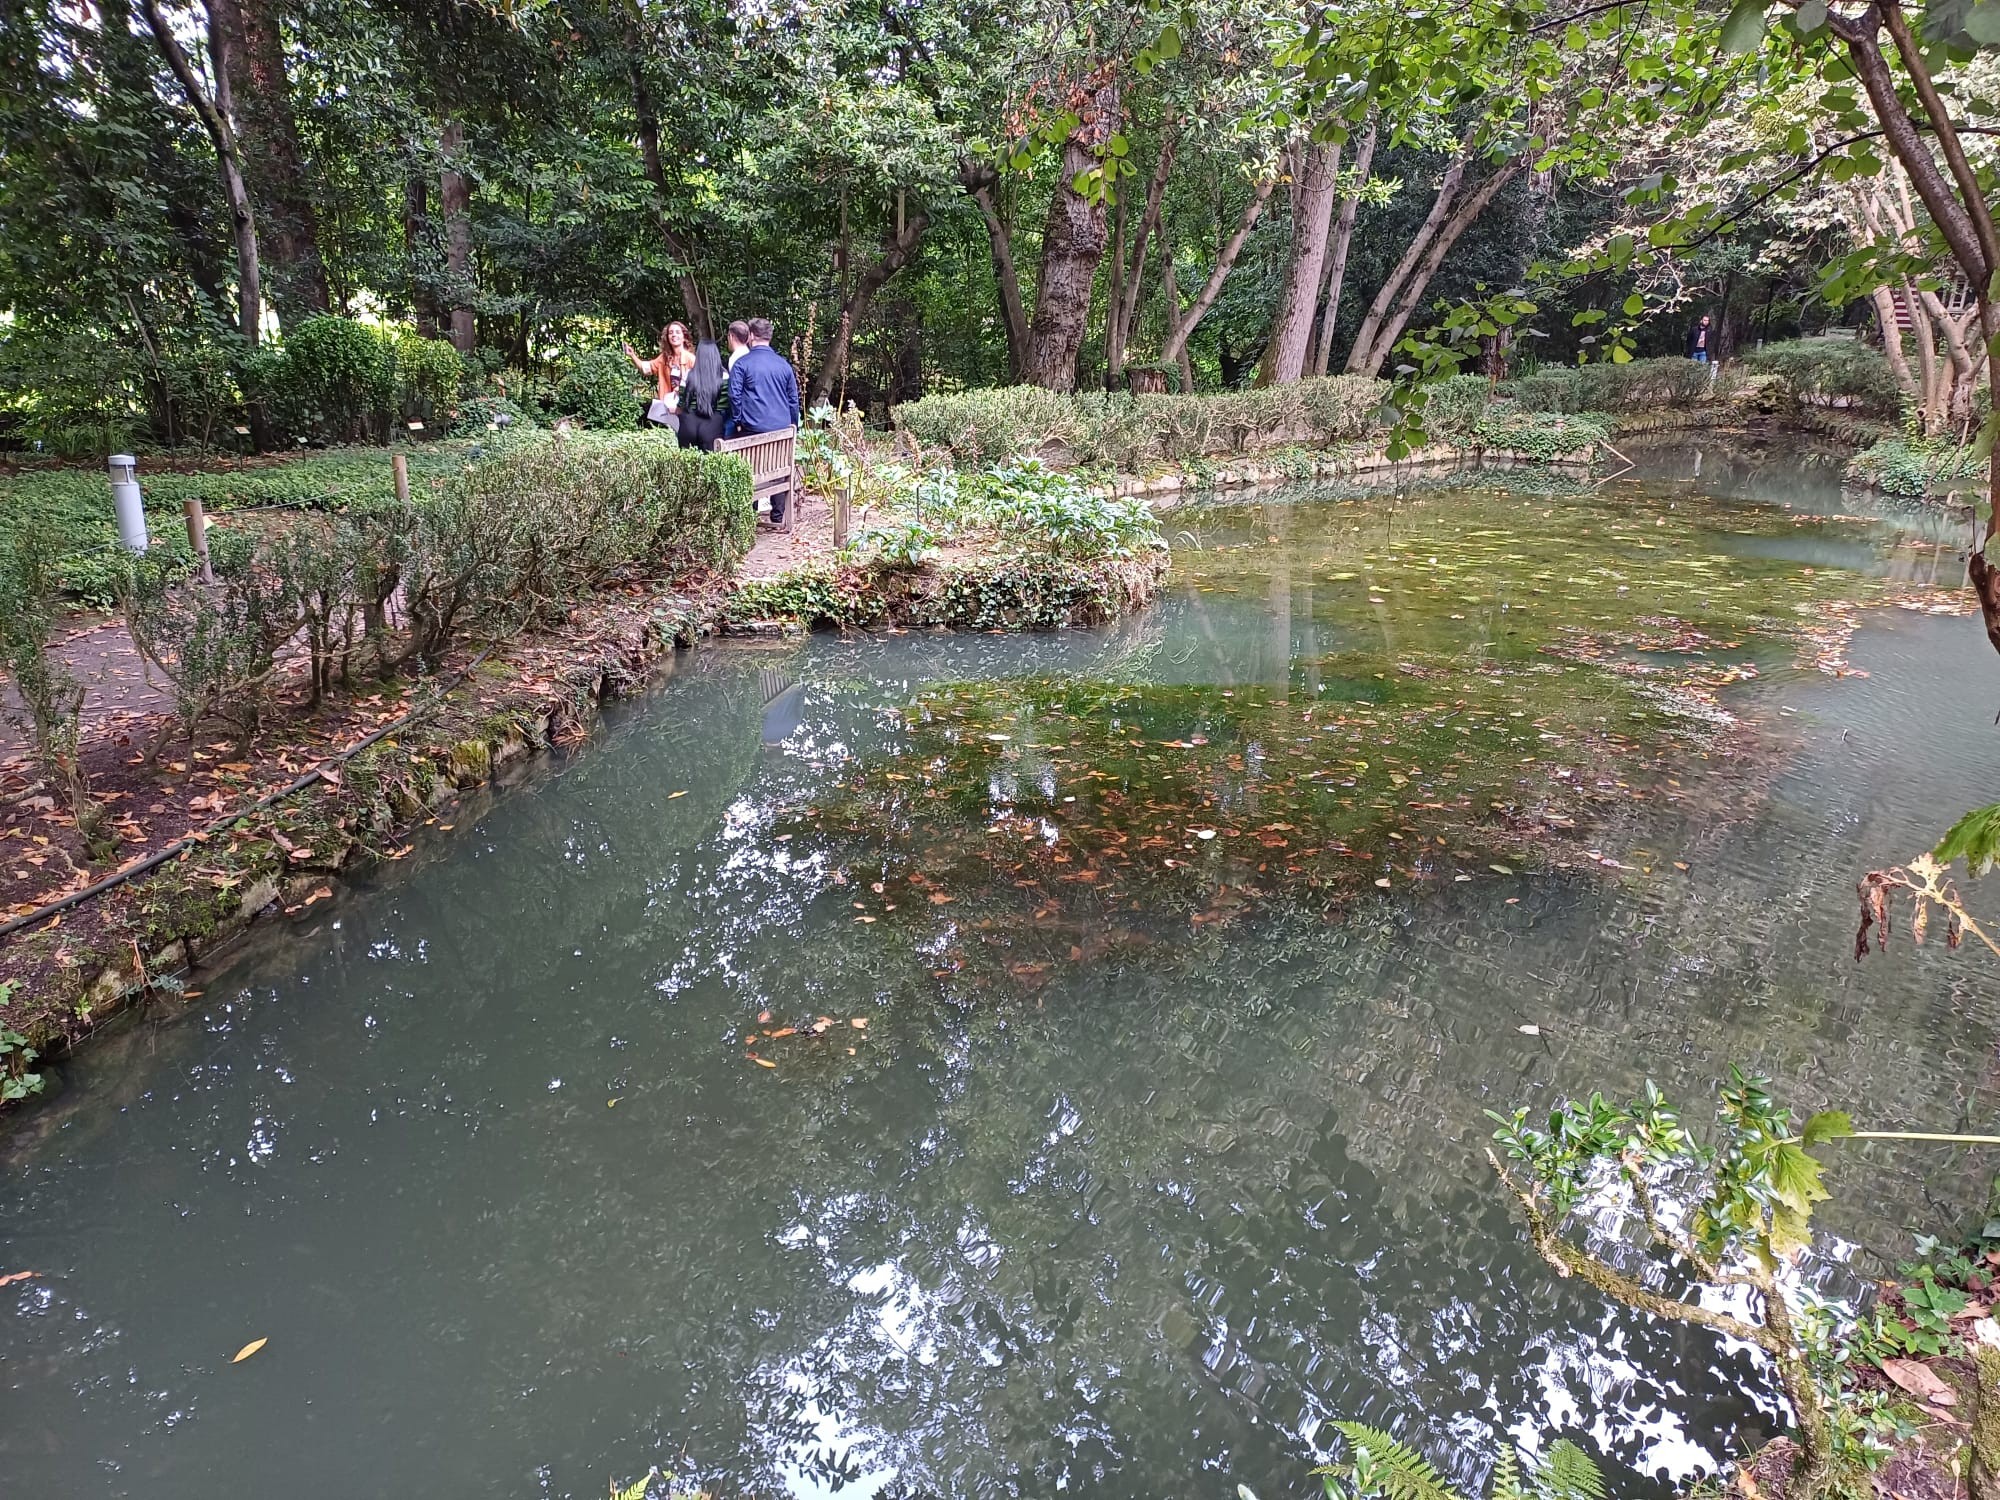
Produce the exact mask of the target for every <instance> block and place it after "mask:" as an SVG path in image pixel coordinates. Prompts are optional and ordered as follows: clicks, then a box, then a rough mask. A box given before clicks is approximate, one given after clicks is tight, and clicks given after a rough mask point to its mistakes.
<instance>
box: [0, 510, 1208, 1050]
mask: <svg viewBox="0 0 2000 1500" xmlns="http://www.w3.org/2000/svg"><path fill="white" fill-rule="evenodd" d="M828 525H829V521H828V518H827V516H826V515H825V512H824V509H823V507H822V506H821V505H819V503H818V502H814V503H813V504H812V505H811V506H809V507H808V508H807V509H806V511H805V513H804V516H803V518H802V519H801V521H800V531H799V533H797V534H790V533H780V532H778V531H776V530H774V529H771V528H768V527H763V528H760V531H759V536H758V540H757V544H756V545H755V546H754V547H753V548H752V549H751V552H750V554H749V555H748V556H746V557H745V558H744V559H743V562H742V563H741V564H740V566H739V567H738V569H737V570H736V573H735V575H734V576H733V577H731V578H729V579H706V580H701V579H697V580H695V581H693V583H692V585H691V586H686V587H678V588H676V587H659V586H651V585H647V584H645V583H643V582H638V581H634V582H631V583H628V584H625V585H623V586H620V587H617V588H614V589H612V590H610V591H608V592H606V593H603V594H601V595H600V596H598V597H597V598H595V599H592V600H590V601H587V602H586V603H584V604H583V605H581V606H580V607H578V608H577V609H575V610H574V611H573V612H572V613H571V615H570V617H569V619H568V620H567V621H566V622H565V623H563V624H562V625H560V626H558V627H555V628H552V629H546V630H541V631H536V632H533V633H531V634H529V635H526V636H522V637H517V638H514V639H512V640H509V641H506V642H504V643H500V644H498V645H493V646H489V647H488V648H487V649H485V650H481V651H477V652H475V651H474V650H473V649H472V647H471V646H470V645H468V646H466V647H463V648H460V649H458V650H456V651H455V652H454V653H453V654H452V655H451V656H449V657H448V658H447V659H445V660H444V661H442V662H440V663H439V664H438V666H437V670H436V671H435V672H434V673H433V674H432V676H431V677H430V678H429V679H428V680H427V681H425V682H422V683H413V682H409V681H405V680H400V679H399V680H394V681H391V682H387V683H382V684H374V685H372V688H373V690H372V691H371V690H370V686H362V687H357V688H354V689H351V690H348V691H347V692H346V693H345V694H344V695H342V696H341V698H340V700H339V701H335V702H333V703H332V704H331V706H330V708H329V709H327V710H323V711H321V712H320V713H319V714H318V715H316V716H314V721H313V722H311V723H304V722H301V723H294V724H281V725H279V726H276V727H275V728H274V729H272V730H270V731H267V732H266V734H265V735H264V736H263V737H261V738H260V739H259V740H258V741H255V742H253V744H252V745H250V746H249V747H245V746H243V745H241V744H231V743H229V742H228V741H226V740H214V741H212V742H208V743H205V744H203V745H201V746H189V747H187V748H185V749H182V750H180V751H178V752H177V753H179V754H182V755H185V756H186V757H187V758H186V759H185V760H173V759H172V758H171V756H169V757H167V758H166V760H165V761H164V762H163V767H164V769H163V772H162V773H161V774H159V776H158V777H157V780H158V782H159V784H158V785H155V784H154V782H155V779H156V778H155V773H154V772H153V771H152V770H151V768H147V769H146V770H143V771H139V770H135V771H133V772H132V773H131V774H132V776H133V777H134V778H135V780H134V783H133V785H132V786H130V787H121V786H116V785H112V784H110V783H109V782H108V781H106V780H104V778H103V777H102V775H100V778H99V780H100V782H102V784H101V785H100V786H99V790H100V791H101V792H103V793H107V794H108V795H107V796H104V797H103V798H102V799H101V800H104V801H106V802H107V803H109V804H111V805H114V806H116V807H119V808H120V809H121V812H120V818H121V825H120V833H121V836H122V838H123V839H124V841H125V845H126V847H127V849H128V850H130V849H133V848H135V847H136V849H137V851H138V852H137V853H136V854H134V856H133V857H132V858H130V859H128V860H127V862H126V864H125V865H124V866H122V867H120V870H119V871H118V872H112V871H102V870H89V869H87V868H79V867H78V866H77V865H76V864H75V863H74V862H73V861H71V860H70V859H68V858H67V857H61V856H60V851H59V850H57V851H53V852H54V853H55V854H56V855H58V856H59V862H56V863H53V864H52V863H51V858H50V855H51V850H50V847H49V840H48V839H47V838H46V837H43V838H41V839H40V840H39V852H38V851H37V843H36V841H34V840H31V839H30V838H29V837H28V836H26V835H25V834H24V833H23V832H22V830H20V829H18V828H17V829H15V830H13V831H12V832H13V836H14V837H15V838H16V840H17V842H16V843H15V848H16V850H17V851H20V852H18V853H17V854H16V860H17V863H16V865H15V868H16V869H17V870H19V871H21V872H22V873H23V874H26V875H29V876H30V877H31V880H30V881H22V880H19V879H17V881H16V884H15V889H14V891H13V892H11V893H10V894H12V895H13V896H14V897H15V900H14V903H13V911H12V913H11V916H10V917H9V919H8V920H9V921H10V922H12V923H16V924H21V925H20V926H19V928H18V930H14V931H7V930H5V928H4V927H0V942H4V943H5V945H6V962H5V967H4V970H0V1034H4V1033H6V1032H12V1033H14V1034H15V1035H17V1036H20V1037H22V1038H24V1039H25V1042H24V1045H25V1046H26V1047H27V1048H29V1049H32V1051H33V1053H34V1054H36V1055H37V1056H38V1058H39V1059H43V1060H49V1059H56V1058H60V1057H64V1056H67V1055H68V1054H70V1053H71V1052H72V1051H73V1050H74V1049H75V1048H76V1047H77V1046H79V1045H80V1044H82V1043H83V1042H84V1041H86V1040H87V1039H88V1038H89V1037H91V1036H92V1035H93V1033H94V1032H95V1031H96V1030H97V1028H98V1027H100V1026H101V1025H102V1024H103V1023H104V1022H105V1021H106V1020H108V1019H109V1018H111V1017H112V1016H115V1015H117V1014H118V1013H119V1012H121V1011H123V1010H124V1009H126V1008H127V1007H128V1006H130V1005H131V1004H133V1003H134V1002H135V1001H138V1000H140V999H142V998H144V997H146V996H148V995H149V994H150V995H158V996H160V997H162V998H166V999H173V998H175V997H176V996H178V995H180V994H181V993H183V992H184V991H186V990H187V985H188V983H189V982H190V981H188V980H187V979H186V978H185V976H186V975H188V974H189V973H191V972H193V971H195V970H197V969H198V968H199V967H200V966H201V965H202V964H203V963H204V962H206V961H207V960H209V959H210V958H213V957H215V956H217V955H219V954H221V953H222V952H223V951H224V950H225V949H227V948H228V947H230V946H231V945H232V944H233V943H235V942H236V941H238V940H239V939H240V938H241V937H242V936H243V934H244V933H245V932H246V931H247V930H248V929H249V928H250V927H251V926H252V924H253V923H256V922H258V921H259V920H260V919H266V920H267V919H270V918H275V917H279V916H289V915H298V914H301V913H304V912H306V911H308V910H310V909H311V908H312V907H313V906H314V905H316V904H317V903H319V902H321V901H323V900H326V899H328V898H330V897H331V895H332V894H333V886H332V884H331V882H333V881H335V880H337V879H341V878H346V877H349V876H351V875H353V874H354V873H355V872H356V871H358V870H360V869H362V868H365V867H367V866H369V865H371V864H373V863H374V862H376V861H380V860H384V859H389V860H394V859H400V858H403V857H405V856H406V855H407V854H408V853H409V852H410V849H409V847H408V844H407V842H406V841H407V840H408V839H409V838H410V837H411V836H412V835H413V833H414V832H415V831H416V830H417V829H419V828H421V827H429V826H438V827H441V828H443V829H446V830H448V829H449V828H450V826H451V823H450V819H449V814H448V813H441V812H440V811H439V810H440V809H441V808H444V807H445V806H446V805H447V804H448V803H449V801H450V799H451V798H452V797H454V796H455V795H457V794H458V793H461V792H465V791H469V790H471V789H473V788H476V787H479V786H482V785H485V784H487V783H489V782H491V781H492V780H493V779H495V777H496V776H497V775H498V774H499V773H500V772H501V771H502V770H503V769H505V768H507V767H509V766H511V765H515V764H518V763H520V762H522V761H524V760H526V759H528V758H530V757H532V756H534V755H537V754H540V753H543V752H546V751H548V750H549V749H551V748H552V747H555V746H559V745H565V744H574V743H579V742H581V741H582V740H584V739H585V738H587V737H588V735H589V734H590V733H591V731H592V729H593V727H594V725H595V723H596V721H597V719H598V718H599V716H600V715H601V712H602V709H603V705H605V704H606V703H608V702H610V701H613V700H616V699H620V698H625V697H629V696H631V695H632V694H634V693H636V692H638V691H640V690H641V689H643V688H645V687H646V686H648V685H651V684H653V683H655V682H657V681H659V680H661V679H662V678H664V677H666V676H668V675H670V674H671V673H672V672H673V671H674V670H675V669H676V666H677V665H678V663H679V661H680V660H681V657H682V653H683V652H684V651H685V649H686V648H687V647H689V646H691V645H693V644H694V643H695V642H696V641H698V640H700V639H703V638H705V637H709V636H713V635H718V634H732V635H733V634H749V635H759V634H769V633H771V632H772V631H774V630H775V631H779V632H782V631H786V630H792V629H796V628H798V621H797V619H796V618H794V617H805V618H806V619H808V620H811V619H812V618H813V612H812V610H811V608H810V607H809V604H810V600H811V599H812V598H813V597H815V596H814V594H813V592H812V591H813V590H814V589H816V588H819V587H821V586H822V585H821V583H820V581H819V580H821V579H824V587H825V588H826V589H827V590H828V593H827V597H828V598H829V599H834V600H837V601H838V602H839V607H840V609H841V611H842V617H841V619H840V621H839V623H841V624H842V625H844V626H861V627H866V626H884V627H898V628H907V627H939V628H955V629H978V630H1039V629H1055V628H1062V627H1066V626H1085V625H1099V624H1104V623H1107V622H1108V621H1110V620H1113V619H1116V618H1118V617H1120V616H1122V615H1125V614H1128V613H1131V612H1133V611H1136V610H1138V609H1142V608H1144V607H1145V605H1146V604H1147V603H1148V602H1149V601H1150V600H1151V599H1152V598H1153V596H1154V594H1155V592H1156V590H1157V589H1158V587H1159V584H1160V583H1161V581H1162V580H1163V579H1164V578H1165V576H1166V573H1167V568H1168V561H1167V554H1166V552H1165V551H1164V550H1150V551H1147V552H1145V553H1143V554H1141V555H1138V556H1135V557H1130V558H1122V559H1095V560H1088V561H1076V560H1072V559H1067V558H1063V557H1059V556H1055V555H1052V554H1049V553H1036V552H1028V553H1023V552H1021V551H1019V550H1010V551H1006V552H1004V553H1003V552H1000V551H997V550H996V549H994V548H992V547H990V546H976V545H973V546H961V547H959V548H956V549H954V552H953V554H952V555H951V556H949V557H946V558H943V559H940V560H939V561H937V562H936V563H933V564H928V565H926V566H923V567H920V568H914V569H913V568H899V567H893V566H889V565H887V564H884V563H881V562H879V561H877V562H874V563H870V564H865V565H864V564H856V565H842V566H841V567H840V568H839V569H838V571H837V573H828V574H822V573H819V572H812V571H810V570H809V571H808V573H807V574H806V575H800V574H796V573H793V572H789V571H788V570H790V569H793V568H795V567H796V566H797V558H798V557H799V556H801V555H803V556H805V557H811V558H824V557H825V556H826V555H828V553H829V552H830V549H828V548H826V547H825V546H824V545H823V543H824V540H825V537H824V533H825V531H826V529H827V527H828ZM779 616H783V617H784V618H778V617H779ZM822 623H823V621H822ZM122 639H123V638H122V637H121V640H122ZM124 644H125V645H126V647H127V649H128V650H129V642H128V641H127V642H124ZM105 671H106V673H107V675H109V676H112V677H128V676H129V677H137V676H138V675H140V673H141V667H140V663H139V661H138V658H137V657H136V655H135V656H133V657H132V659H131V662H130V667H129V670H120V669H118V668H116V667H115V666H113V667H107V668H105ZM347 700H354V701H353V702H351V703H350V702H348V701H347ZM163 707H164V705H163V704H162V703H160V702H151V703H147V704H145V705H143V709H142V710H141V711H134V710H131V709H120V710H118V711H116V712H114V713H112V714H110V715H109V716H108V717H107V718H106V719H104V721H103V722H102V725H101V733H102V734H104V735H107V736H112V737H115V739H116V742H117V743H118V744H120V745H124V746H133V745H136V744H141V743H143V742H144V740H145V739H146V738H147V736H146V735H145V734H144V733H142V732H141V731H142V728H143V726H144V725H145V724H146V723H147V722H148V720H149V719H152V718H157V717H162V714H161V713H160V712H158V711H159V710H162V709H163ZM145 709H150V710H154V711H155V712H151V713H149V712H146V711H143V710H145ZM329 713H330V714H331V715H332V717H331V719H328V717H327V716H328V714H329ZM321 721H325V722H321ZM364 730H365V731H366V733H364V732H363V731H364ZM133 761H134V764H135V765H136V764H137V763H138V757H137V756H134V757H133ZM169 773H170V774H169ZM295 773H303V774H296V775H295ZM175 777H179V778H184V779H182V780H180V781H179V783H178V785H175V784H174V778H175ZM266 785H277V786H279V790H278V791H276V792H265V790H264V788H265V786H266ZM246 789H247V790H246ZM28 790H29V792H33V791H34V790H35V787H34V786H32V785H30V786H29V788H28ZM190 796H192V797H193V803H192V806H193V808H194V809H195V810H196V811H197V812H198V813H200V814H202V816H199V817H197V818H195V819H194V820H193V826H192V827H191V828H190V829H189V831H187V832H185V833H182V832H180V831H179V830H178V828H176V829H171V830H170V831H169V841H168V842H166V844H165V846H164V847H163V848H162V847H159V846H160V844H161V839H160V837H158V836H154V837H151V838H149V837H148V834H149V832H150V827H149V822H148V818H147V814H146V812H145V811H144V808H145V807H146V806H150V807H151V808H152V810H153V812H154V813H159V812H165V811H168V810H169V801H172V802H175V803H179V802H182V801H185V800H186V799H187V798H189V797H190ZM146 798H153V799H157V800H153V801H152V802H150V803H146V802H145V801H144V799H146ZM41 816H42V818H44V819H46V820H49V821H50V822H51V823H57V822H61V821H62V820H63V818H64V815H63V814H62V813H61V812H60V811H59V810H58V809H57V808H56V807H55V806H54V805H53V804H50V805H49V806H47V807H46V808H43V809H42V810H41ZM441 819H442V821H441ZM149 842H150V843H152V844H153V845H154V846H155V850H154V852H153V853H151V854H148V853H147V852H146V845H147V844H148V843H149ZM163 856H164V858H163ZM19 861H25V863H20V862H19ZM65 867H66V868H65ZM58 872H61V873H58ZM86 876H90V877H96V879H95V880H94V881H93V882H91V883H89V884H86ZM31 882H32V883H31ZM100 884H102V885H104V886H105V888H104V889H103V890H102V893H101V894H98V893H96V892H97V886H98V885H100ZM24 886H26V887H27V889H25V890H24V889H23V887H24ZM23 895H28V896H30V898H31V899H29V900H27V901H23V900H21V899H20V898H21V896H23ZM197 993H198V992H197ZM0 1039H4V1036H3V1035H0ZM35 1066H36V1062H35V1059H31V1058H29V1057H28V1054H27V1053H24V1052H20V1051H16V1052H13V1053H11V1054H10V1053H7V1052H4V1051H0V1074H7V1073H9V1072H11V1073H12V1075H13V1076H14V1077H15V1078H16V1079H17V1080H22V1079H32V1077H33V1076H34V1075H35Z"/></svg>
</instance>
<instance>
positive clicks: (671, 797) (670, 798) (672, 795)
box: [667, 792, 687, 802]
mask: <svg viewBox="0 0 2000 1500" xmlns="http://www.w3.org/2000/svg"><path fill="white" fill-rule="evenodd" d="M686 795H687V793H686V792H668V793H667V800H668V801H669V802H671V801H673V800H674V798H676V797H685V796H686Z"/></svg>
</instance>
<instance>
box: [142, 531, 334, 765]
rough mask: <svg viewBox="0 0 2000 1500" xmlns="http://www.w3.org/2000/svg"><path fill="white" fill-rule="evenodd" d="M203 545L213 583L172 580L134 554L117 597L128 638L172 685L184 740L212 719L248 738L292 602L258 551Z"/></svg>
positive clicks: (293, 622) (290, 626)
mask: <svg viewBox="0 0 2000 1500" xmlns="http://www.w3.org/2000/svg"><path fill="white" fill-rule="evenodd" d="M210 551H211V556H212V557H213V560H214V563H215V578H216V581H215V583H214V584H213V585H203V584H198V583H192V582H187V581H179V582H176V581H175V573H174V570H172V569H170V568H168V567H163V566H161V565H160V564H158V563H156V562H155V561H154V559H153V558H151V557H142V558H136V559H133V561H132V562H131V564H130V565H129V566H128V568H127V570H126V572H125V576H124V578H123V580H122V584H121V588H120V603H121V604H122V605H123V607H124V611H125V624H126V628H127V629H128V630H129V631H130V632H131V635H132V644H133V645H134V646H136V647H137V648H138V650H139V654H140V655H141V656H143V657H145V659H146V660H147V662H149V663H150V664H151V665H152V666H153V667H154V668H155V669H156V670H158V672H159V673H160V675H161V676H163V677H165V678H166V679H167V681H168V682H169V683H170V684H172V686H173V690H174V712H175V714H176V716H177V717H178V718H179V720H180V724H181V729H182V731H183V732H184V733H185V734H186V735H187V736H188V738H189V739H193V737H194V733H195V731H196V729H198V728H199V727H200V726H201V724H202V723H203V722H204V721H205V720H207V719H209V718H211V717H218V718H222V719H224V720H226V721H227V722H229V723H230V724H231V725H233V726H234V727H235V729H236V731H237V738H238V740H239V742H247V741H248V740H249V738H250V737H251V736H252V735H254V734H255V733H256V732H257V729H258V726H259V725H260V724H261V723H262V722H263V717H264V706H265V702H266V699H267V696H268V693H269V690H270V684H271V679H272V677H273V676H274V675H275V674H276V670H277V657H278V651H279V648H280V647H282V646H283V645H284V644H285V642H286V641H288V640H290V639H291V638H292V636H293V635H295V634H296V633H297V631H298V628H299V617H298V614H297V602H296V599H295V597H294V595H293V593H292V590H291V589H290V588H289V587H288V586H287V584H286V583H285V581H284V580H283V579H281V578H279V577H278V576H277V575H276V574H275V573H274V572H273V570H272V569H271V568H270V567H268V566H267V565H266V561H265V558H264V557H263V556H262V555H260V554H259V553H257V552H251V553H248V554H247V555H245V554H240V553H232V552H230V551H227V550H222V551H218V550H217V549H214V548H211V549H210ZM163 743H164V742H163ZM158 748H159V747H157V746H156V747H155V749H156V751H157V749H158Z"/></svg>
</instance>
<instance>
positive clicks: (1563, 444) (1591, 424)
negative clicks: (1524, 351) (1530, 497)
mask: <svg viewBox="0 0 2000 1500" xmlns="http://www.w3.org/2000/svg"><path fill="white" fill-rule="evenodd" d="M1472 438H1473V441H1474V442H1476V443H1477V444H1478V445H1479V446H1480V447H1483V448H1498V449H1503V450H1505V451H1506V452H1509V453H1515V454H1519V455H1521V456H1523V457H1526V458H1534V459H1539V460H1540V461H1542V462H1543V463H1552V462H1554V461H1555V460H1556V459H1561V458H1577V457H1587V456H1589V455H1590V454H1591V453H1593V452H1594V451H1595V450H1596V449H1597V448H1598V446H1599V445H1600V444H1603V443H1608V442H1610V441H1611V429H1610V425H1609V424H1608V423H1607V422H1606V421H1605V419H1604V418H1603V417H1601V416H1596V415H1593V414H1589V413H1583V412H1533V411H1518V410H1515V409H1512V408H1510V407H1508V406H1507V405H1505V404H1504V403H1503V404H1496V405H1495V406H1493V407H1491V408H1489V409H1488V410H1487V411H1486V412H1484V413H1483V414H1482V415H1481V416H1480V418H1479V420H1478V422H1477V424H1476V425H1475V426H1474V428H1473V432H1472Z"/></svg>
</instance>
